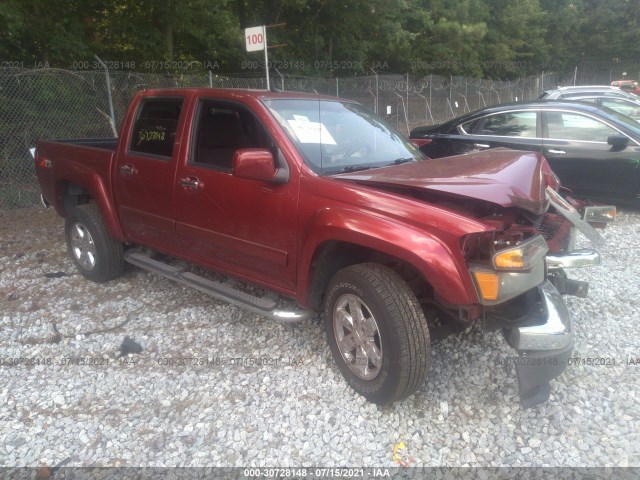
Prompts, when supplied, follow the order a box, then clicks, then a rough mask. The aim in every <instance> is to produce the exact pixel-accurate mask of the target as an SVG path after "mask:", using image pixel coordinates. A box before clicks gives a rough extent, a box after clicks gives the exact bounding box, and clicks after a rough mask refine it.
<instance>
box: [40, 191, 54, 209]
mask: <svg viewBox="0 0 640 480" xmlns="http://www.w3.org/2000/svg"><path fill="white" fill-rule="evenodd" d="M40 203H41V204H42V206H43V207H44V208H49V206H50V205H51V204H50V203H49V201H48V200H47V199H46V198H44V195H43V194H42V193H41V194H40Z"/></svg>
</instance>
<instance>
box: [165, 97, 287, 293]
mask: <svg viewBox="0 0 640 480" xmlns="http://www.w3.org/2000/svg"><path fill="white" fill-rule="evenodd" d="M241 148H261V149H268V150H270V151H271V153H272V154H273V156H274V159H275V160H276V164H277V166H278V167H279V168H287V169H288V168H289V167H288V164H287V162H286V160H285V158H284V157H283V156H282V154H281V153H280V150H279V149H278V146H277V145H276V143H275V142H274V140H273V139H272V136H271V135H270V134H269V132H268V130H267V129H266V128H265V126H264V125H263V124H262V122H261V121H260V120H259V119H258V118H257V116H256V115H255V114H254V113H253V112H252V110H251V109H249V108H248V107H247V106H245V105H244V104H242V103H240V102H236V101H227V100H224V101H223V100H215V99H211V100H210V99H206V98H203V99H201V100H199V102H198V105H197V106H196V110H195V116H194V125H193V129H192V131H191V146H190V151H189V154H188V155H189V156H188V160H187V162H186V163H185V164H181V165H180V166H179V168H178V172H177V184H176V187H175V188H176V190H175V192H176V193H175V199H176V232H177V236H178V240H179V242H180V244H181V246H182V248H184V249H185V252H186V253H187V254H188V255H190V256H191V257H193V258H194V259H197V260H198V261H200V262H202V263H205V264H208V265H210V266H212V267H222V268H223V269H225V270H228V271H232V272H235V273H237V274H240V275H245V276H249V277H252V278H257V279H258V280H262V281H263V282H267V283H269V284H271V285H273V286H276V287H281V288H286V289H290V290H294V289H295V278H296V277H295V258H296V251H297V235H296V226H297V206H298V200H297V198H298V177H297V173H296V172H295V171H293V170H291V171H290V178H289V181H288V182H287V183H284V184H275V183H267V182H261V181H257V180H248V179H243V178H238V177H235V176H234V175H233V174H232V169H231V167H232V158H233V154H234V153H235V151H236V150H238V149H241Z"/></svg>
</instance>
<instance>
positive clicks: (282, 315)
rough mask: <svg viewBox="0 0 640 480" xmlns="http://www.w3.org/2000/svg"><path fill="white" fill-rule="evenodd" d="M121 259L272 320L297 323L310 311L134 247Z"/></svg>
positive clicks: (307, 316) (309, 314) (308, 315)
mask: <svg viewBox="0 0 640 480" xmlns="http://www.w3.org/2000/svg"><path fill="white" fill-rule="evenodd" d="M124 259H125V260H126V261H127V262H129V263H131V264H132V265H135V266H136V267H140V268H142V269H144V270H148V271H150V272H153V273H156V274H158V275H160V276H162V277H165V278H168V279H169V280H173V281H175V282H178V283H181V284H183V285H186V286H188V287H192V288H195V289H196V290H199V291H201V292H202V293H206V294H207V295H211V296H212V297H215V298H218V299H220V300H223V301H225V302H228V303H231V304H233V305H236V306H238V307H241V308H244V309H245V310H249V311H251V312H254V313H257V314H259V315H263V316H265V317H268V318H271V319H272V320H277V321H279V322H283V323H298V322H301V321H303V320H306V319H308V318H311V316H312V315H313V311H311V310H303V309H301V308H297V309H292V310H283V309H279V308H278V298H269V297H263V298H261V297H256V296H254V295H251V294H249V293H246V292H243V291H241V290H238V289H237V288H234V287H232V286H230V285H227V284H224V283H221V282H216V281H214V280H209V279H208V278H204V277H201V276H199V275H196V274H194V273H192V272H189V271H187V267H186V266H184V265H176V266H174V265H169V264H167V263H164V262H161V261H159V260H155V259H153V258H151V257H150V256H149V255H146V254H144V253H140V252H138V251H135V250H131V251H129V252H127V253H125V256H124Z"/></svg>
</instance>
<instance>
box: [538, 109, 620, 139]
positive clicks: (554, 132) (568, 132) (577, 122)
mask: <svg viewBox="0 0 640 480" xmlns="http://www.w3.org/2000/svg"><path fill="white" fill-rule="evenodd" d="M547 128H548V130H549V138H553V139H558V140H576V141H583V142H584V141H589V142H603V143H607V137H609V135H617V134H618V132H617V131H616V130H615V129H613V128H611V127H609V126H608V125H606V124H604V123H602V122H600V121H598V120H595V119H593V118H591V117H587V116H585V115H580V114H576V113H568V112H547Z"/></svg>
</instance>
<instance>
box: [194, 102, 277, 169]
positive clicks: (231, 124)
mask: <svg viewBox="0 0 640 480" xmlns="http://www.w3.org/2000/svg"><path fill="white" fill-rule="evenodd" d="M194 138H195V139H196V140H195V142H194V149H193V151H192V154H191V160H190V161H191V162H192V163H194V164H199V165H207V166H209V167H214V168H219V169H222V170H231V164H232V160H233V154H234V153H235V151H236V150H238V149H240V148H266V149H269V150H271V152H272V153H273V154H274V158H275V155H276V145H275V142H274V141H273V140H272V139H271V136H270V135H269V134H268V132H267V130H266V129H265V128H264V126H263V125H262V123H260V121H259V120H258V119H257V118H256V117H255V115H254V114H253V113H252V112H251V111H250V110H248V109H247V108H245V107H243V106H241V105H236V104H231V103H227V102H210V101H203V102H201V104H200V107H199V109H198V120H197V122H196V126H195V131H194Z"/></svg>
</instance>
